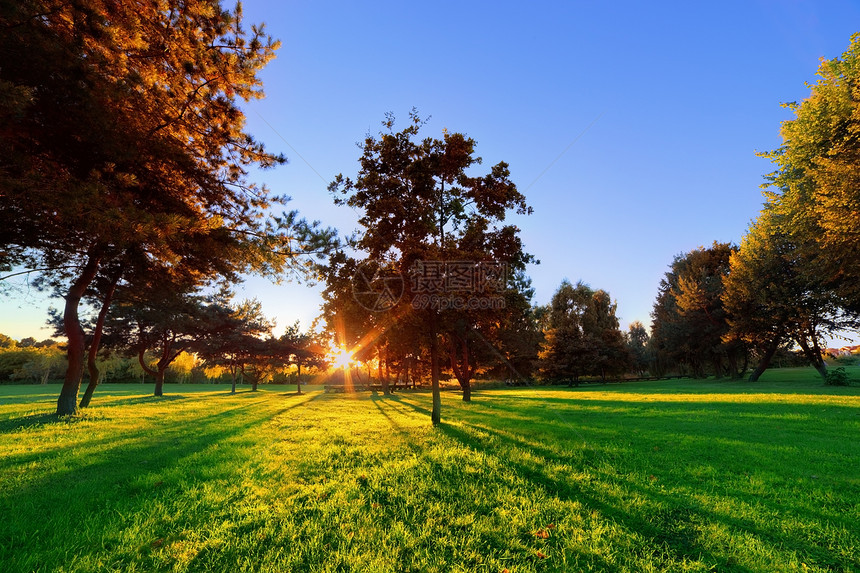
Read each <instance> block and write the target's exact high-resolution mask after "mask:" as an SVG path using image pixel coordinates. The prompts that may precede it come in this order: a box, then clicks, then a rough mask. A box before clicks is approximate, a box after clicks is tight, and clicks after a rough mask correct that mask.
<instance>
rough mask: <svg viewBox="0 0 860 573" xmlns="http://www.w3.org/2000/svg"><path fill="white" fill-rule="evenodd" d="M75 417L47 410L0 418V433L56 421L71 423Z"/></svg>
mask: <svg viewBox="0 0 860 573" xmlns="http://www.w3.org/2000/svg"><path fill="white" fill-rule="evenodd" d="M77 419H78V418H75V417H74V416H64V417H60V416H57V415H56V414H54V413H47V412H45V413H41V414H28V415H26V416H19V417H17V418H9V419H7V420H0V433H7V432H15V431H18V430H22V429H24V428H32V427H34V426H43V425H45V424H53V423H57V422H60V423H63V424H71V423H74V422H75V421H76V420H77Z"/></svg>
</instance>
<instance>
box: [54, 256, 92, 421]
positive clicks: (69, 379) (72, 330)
mask: <svg viewBox="0 0 860 573" xmlns="http://www.w3.org/2000/svg"><path fill="white" fill-rule="evenodd" d="M100 263H101V257H100V256H97V255H95V254H92V253H91V254H90V255H89V257H88V258H87V264H86V265H85V266H84V269H83V271H82V272H81V275H80V276H79V277H78V278H77V280H75V282H74V283H72V286H71V287H69V293H68V294H67V295H66V305H65V309H64V311H63V328H64V329H65V331H66V338H67V339H68V347H67V350H66V356H67V358H68V361H69V365H68V368H67V369H66V376H65V378H64V379H63V387H62V389H61V390H60V396H59V398H57V415H58V416H67V415H71V414H74V413H75V411H76V410H77V404H78V390H79V389H80V387H81V379H82V378H83V376H84V329H83V328H81V321H80V319H79V317H78V305H79V304H80V302H81V297H83V296H84V293H85V292H86V290H87V287H88V286H89V285H90V283H91V282H92V281H93V279H94V278H95V276H96V273H97V272H98V270H99V264H100Z"/></svg>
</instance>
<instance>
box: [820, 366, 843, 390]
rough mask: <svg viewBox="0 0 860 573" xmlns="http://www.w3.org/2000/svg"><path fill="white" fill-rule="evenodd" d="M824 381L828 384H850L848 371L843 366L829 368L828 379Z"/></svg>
mask: <svg viewBox="0 0 860 573" xmlns="http://www.w3.org/2000/svg"><path fill="white" fill-rule="evenodd" d="M824 383H825V384H827V385H828V386H848V384H849V382H848V373H847V372H845V369H844V368H841V367H840V368H833V369H831V370H828V371H827V380H826V381H825V382H824Z"/></svg>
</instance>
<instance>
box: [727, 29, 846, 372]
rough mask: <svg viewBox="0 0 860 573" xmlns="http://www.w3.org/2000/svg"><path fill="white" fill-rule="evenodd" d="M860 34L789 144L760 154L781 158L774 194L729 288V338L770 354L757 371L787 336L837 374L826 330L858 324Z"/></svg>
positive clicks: (809, 102)
mask: <svg viewBox="0 0 860 573" xmlns="http://www.w3.org/2000/svg"><path fill="white" fill-rule="evenodd" d="M858 56H860V34H855V35H854V36H853V37H852V38H851V44H850V46H849V48H848V50H847V51H846V52H845V53H844V54H843V55H842V58H841V59H840V58H836V59H833V60H829V61H822V63H821V66H820V67H819V69H818V74H819V76H820V79H819V81H818V82H817V83H816V84H814V85H813V86H811V94H810V97H809V98H807V99H806V100H804V101H803V102H802V103H801V104H799V105H798V104H796V103H790V104H786V107H788V108H789V109H791V110H792V111H793V112H794V114H795V118H794V119H792V120H790V121H786V122H783V124H782V129H781V135H782V139H783V144H782V145H781V146H780V147H779V148H778V149H776V150H774V151H771V152H767V153H762V154H760V155H761V156H763V157H766V158H768V159H770V160H771V161H772V162H773V163H774V164H775V165H776V167H777V169H776V171H774V172H773V173H771V174H770V175H768V176H767V178H766V180H767V183H766V184H765V185H764V187H765V188H767V191H766V192H765V197H766V203H765V206H764V209H762V212H761V214H760V215H759V218H758V220H757V221H756V222H755V223H754V224H753V225H751V227H750V229H749V231H748V232H747V235H746V236H745V237H744V241H743V242H742V243H741V248H740V251H739V252H738V253H737V254H736V255H733V257H732V261H731V275H730V277H729V282H728V287H727V290H726V294H725V297H724V301H725V304H726V306H727V308H729V310H730V314H731V317H730V322H731V325H732V328H731V332H730V333H729V335H728V336H729V337H734V338H736V339H741V340H745V341H747V342H749V343H750V344H752V345H754V346H755V347H756V348H757V351H758V353H759V355H760V360H759V366H758V368H757V369H756V370H755V372H754V373H753V375H752V376H751V377H750V379H751V380H755V379H757V378H758V377H759V376H760V375H761V373H762V372H763V371H764V369H765V368H767V366H768V364H769V362H770V358H771V357H772V356H773V354H774V353H775V352H776V351H777V349H778V348H779V347H780V346H781V345H782V344H784V343H785V342H786V341H787V340H791V341H793V342H794V343H795V344H797V345H798V346H799V347H800V348H801V350H802V352H803V354H804V355H805V357H806V359H807V360H808V361H809V363H810V364H812V365H813V366H814V367H815V368H816V369H817V370H818V372H819V373H820V374H821V376H822V378H823V379H824V380H826V379H827V369H826V365H825V363H824V360H823V357H822V353H821V345H820V342H819V341H820V339H821V337H822V336H823V335H826V334H836V333H838V332H840V331H842V330H846V329H856V328H857V327H858V324H860V322H858V317H860V288H858V286H857V285H858V284H860V263H858V259H857V256H856V253H857V252H858V249H860V232H858V229H860V190H858V189H860V187H858V178H857V177H858V175H857V173H858V167H860V154H858V152H860V113H858V112H860V103H858V101H860V98H858V94H860V59H858Z"/></svg>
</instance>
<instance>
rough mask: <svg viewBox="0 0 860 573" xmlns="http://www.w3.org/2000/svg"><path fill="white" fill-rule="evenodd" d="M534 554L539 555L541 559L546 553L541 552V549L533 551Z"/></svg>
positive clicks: (544, 557)
mask: <svg viewBox="0 0 860 573" xmlns="http://www.w3.org/2000/svg"><path fill="white" fill-rule="evenodd" d="M535 555H537V556H538V557H540V558H541V559H546V554H544V553H543V552H541V551H535Z"/></svg>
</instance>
